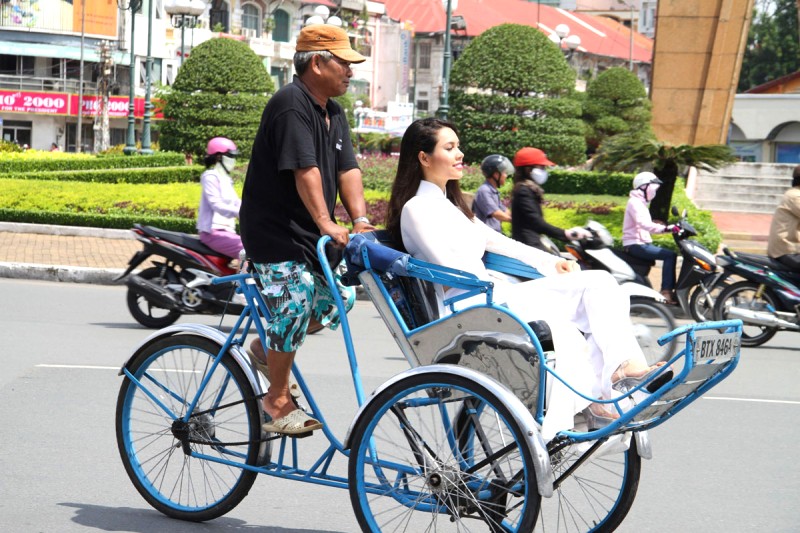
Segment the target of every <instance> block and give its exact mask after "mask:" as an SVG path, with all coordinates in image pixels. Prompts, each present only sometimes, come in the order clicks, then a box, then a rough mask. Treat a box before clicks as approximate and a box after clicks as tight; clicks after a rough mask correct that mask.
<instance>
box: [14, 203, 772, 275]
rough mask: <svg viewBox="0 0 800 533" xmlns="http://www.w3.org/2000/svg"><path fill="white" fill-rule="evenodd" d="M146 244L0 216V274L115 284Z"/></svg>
mask: <svg viewBox="0 0 800 533" xmlns="http://www.w3.org/2000/svg"><path fill="white" fill-rule="evenodd" d="M712 215H713V218H714V222H715V223H716V225H717V227H718V228H719V230H720V232H722V233H723V235H725V236H726V241H727V242H726V244H729V243H730V241H731V239H733V240H743V241H746V240H750V241H754V242H759V243H761V244H763V246H764V249H766V242H765V241H766V235H768V234H769V225H770V221H771V220H772V215H771V214H752V213H722V212H716V213H713V214H712ZM141 248H142V246H141V244H140V243H139V241H137V240H135V239H134V237H133V234H132V233H131V232H130V231H129V230H111V229H99V228H80V227H71V226H51V225H44V224H21V223H12V222H0V277H3V278H19V279H39V280H49V281H71V282H78V283H100V284H111V283H113V279H114V278H115V277H117V276H119V275H120V274H122V272H123V271H124V269H125V267H126V266H127V265H128V260H129V259H130V258H131V256H132V255H133V254H134V253H135V252H136V251H138V250H140V249H141ZM734 249H736V247H735V246H734ZM657 274H658V272H657V271H655V270H654V272H653V273H651V279H653V280H654V281H655V282H656V286H658V283H660V282H659V281H658V280H657V279H656V278H657Z"/></svg>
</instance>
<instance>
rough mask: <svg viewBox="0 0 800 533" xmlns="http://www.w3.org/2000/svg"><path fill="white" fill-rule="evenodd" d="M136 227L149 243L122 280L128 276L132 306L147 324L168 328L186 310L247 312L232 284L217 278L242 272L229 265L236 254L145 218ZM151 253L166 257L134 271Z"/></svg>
mask: <svg viewBox="0 0 800 533" xmlns="http://www.w3.org/2000/svg"><path fill="white" fill-rule="evenodd" d="M132 231H133V233H134V235H135V237H136V239H137V240H138V241H140V242H141V243H142V244H143V245H144V248H143V249H142V250H139V251H138V252H136V253H135V254H134V255H133V257H131V259H130V261H129V262H128V268H127V269H126V270H125V272H124V273H123V274H122V275H121V276H119V277H118V278H117V280H120V279H123V278H125V277H126V276H127V278H128V279H127V280H126V282H125V283H126V285H127V286H128V294H127V303H128V310H129V311H130V312H131V315H133V318H134V319H136V321H137V322H139V323H140V324H141V325H143V326H146V327H148V328H163V327H166V326H169V325H170V324H172V323H174V322H175V321H176V320H178V318H180V316H181V315H182V314H211V315H217V314H222V313H225V312H228V313H232V314H237V313H241V312H242V309H243V306H242V305H240V304H239V303H237V302H236V301H231V298H232V296H233V295H234V289H235V287H234V286H233V285H232V284H230V283H228V284H220V285H212V284H211V280H212V279H214V278H215V277H218V276H227V275H230V274H235V273H236V270H235V269H234V268H231V266H230V265H229V264H230V262H231V258H230V257H227V256H224V255H221V254H219V253H218V252H215V251H214V250H212V249H211V248H209V247H208V246H206V245H205V244H203V243H202V242H200V239H199V238H198V237H197V236H194V235H188V234H186V233H178V232H175V231H167V230H162V229H159V228H155V227H152V226H144V225H141V224H134V226H133V229H132ZM151 257H161V258H163V259H164V260H163V261H153V266H151V267H148V268H145V269H143V270H142V271H140V272H138V273H136V274H132V272H133V269H135V268H136V267H138V266H139V265H141V264H142V263H144V262H145V261H146V260H148V259H150V258H151Z"/></svg>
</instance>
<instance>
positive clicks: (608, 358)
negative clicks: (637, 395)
mask: <svg viewBox="0 0 800 533" xmlns="http://www.w3.org/2000/svg"><path fill="white" fill-rule="evenodd" d="M495 301H497V302H505V303H506V304H507V305H508V307H509V309H511V310H512V311H513V312H514V313H516V314H517V315H518V316H519V317H520V318H521V319H522V320H524V321H525V322H530V321H532V320H545V321H547V323H548V325H549V326H550V329H551V331H552V333H553V344H554V348H555V353H556V372H557V373H558V374H559V375H560V376H561V377H562V378H564V380H565V381H566V382H567V383H569V384H570V385H571V386H572V387H573V388H574V389H575V390H577V391H579V392H581V393H583V394H586V395H589V396H592V397H596V398H606V399H608V398H612V397H614V396H615V394H614V393H613V391H612V388H611V375H612V374H613V373H614V371H615V370H616V369H617V368H618V367H619V366H620V364H621V363H622V362H624V361H626V360H635V361H640V362H641V363H642V364H646V360H645V358H644V354H643V353H642V350H641V348H640V347H639V345H638V343H637V342H636V339H635V337H634V335H633V328H632V325H631V321H630V300H629V298H628V296H627V295H626V294H625V293H624V292H623V291H622V289H621V288H620V286H619V284H618V283H617V282H616V280H615V279H614V278H613V277H612V276H611V274H609V273H608V272H605V271H601V270H586V271H579V272H573V273H569V274H560V275H555V276H548V277H545V278H541V279H538V280H533V281H526V282H523V283H518V284H513V283H510V282H503V281H497V282H496V283H495ZM549 379H554V378H552V376H550V377H549ZM588 404H589V401H588V400H585V399H583V398H580V397H579V396H578V395H576V394H575V393H573V392H572V391H570V390H569V389H568V388H567V387H565V386H564V385H563V384H561V383H560V382H557V381H556V382H554V383H553V387H552V390H551V392H550V398H549V402H548V412H547V416H546V417H545V421H544V427H543V429H542V433H543V437H544V438H545V440H550V439H551V438H552V437H553V436H555V433H557V432H558V431H561V430H563V429H570V428H572V427H573V425H574V424H573V417H574V415H575V413H577V412H579V411H580V410H581V409H583V408H585V407H586V406H587V405H588Z"/></svg>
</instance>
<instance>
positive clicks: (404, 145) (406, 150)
mask: <svg viewBox="0 0 800 533" xmlns="http://www.w3.org/2000/svg"><path fill="white" fill-rule="evenodd" d="M442 128H450V129H451V130H453V131H454V132H456V135H458V130H457V129H456V127H455V125H454V124H452V123H450V122H448V121H446V120H441V119H438V118H422V119H419V120H415V121H414V122H412V123H411V125H410V126H409V127H408V129H407V130H406V132H405V134H404V135H403V140H402V141H401V142H400V158H399V160H398V162H397V175H396V176H395V178H394V184H393V185H392V195H391V197H390V198H389V208H388V211H387V214H386V229H388V230H389V233H390V234H391V235H392V237H393V238H394V240H395V241H397V242H398V243H400V242H402V235H401V232H400V215H401V214H402V212H403V206H405V205H406V202H408V201H409V200H410V199H411V198H413V197H414V195H416V194H417V189H418V188H419V183H420V182H421V181H422V180H423V179H424V178H425V174H424V173H423V171H422V164H421V163H420V161H419V153H420V152H425V153H426V154H429V155H430V154H433V150H434V149H435V148H436V143H437V142H438V133H439V130H441V129H442ZM445 195H446V196H447V199H448V200H450V201H451V202H452V203H453V204H454V205H455V206H456V207H458V208H459V209H460V210H461V212H462V213H464V215H465V216H466V217H467V218H469V219H472V218H473V217H474V216H475V215H473V213H472V210H471V209H470V208H469V206H468V205H467V201H466V200H465V199H464V195H463V194H461V188H460V187H459V186H458V180H450V181H448V182H447V185H445Z"/></svg>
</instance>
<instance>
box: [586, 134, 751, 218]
mask: <svg viewBox="0 0 800 533" xmlns="http://www.w3.org/2000/svg"><path fill="white" fill-rule="evenodd" d="M735 160H736V158H735V157H734V156H733V152H732V151H731V149H730V147H728V146H726V145H724V144H704V145H700V146H692V145H690V144H679V145H677V146H675V145H671V144H668V143H665V142H662V141H659V140H658V139H655V138H652V137H644V136H641V135H636V134H632V135H629V134H622V135H615V136H614V137H610V138H608V139H606V141H605V142H604V143H603V144H602V145H600V149H599V151H598V153H597V158H596V160H595V165H594V168H597V169H598V170H615V171H620V172H640V171H642V170H652V171H653V173H654V174H655V175H656V176H658V178H659V179H660V180H661V181H663V182H664V184H663V185H661V187H660V188H659V190H658V193H657V194H656V197H655V198H654V199H653V201H652V203H651V204H650V214H651V216H652V217H653V220H662V221H666V220H667V219H668V217H669V207H670V204H671V202H672V191H673V190H674V189H675V180H676V179H677V177H678V174H679V173H683V172H684V171H685V169H686V168H687V167H690V166H693V167H698V168H700V169H703V170H716V169H718V168H719V167H721V166H723V165H725V164H727V163H731V162H733V161H735Z"/></svg>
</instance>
